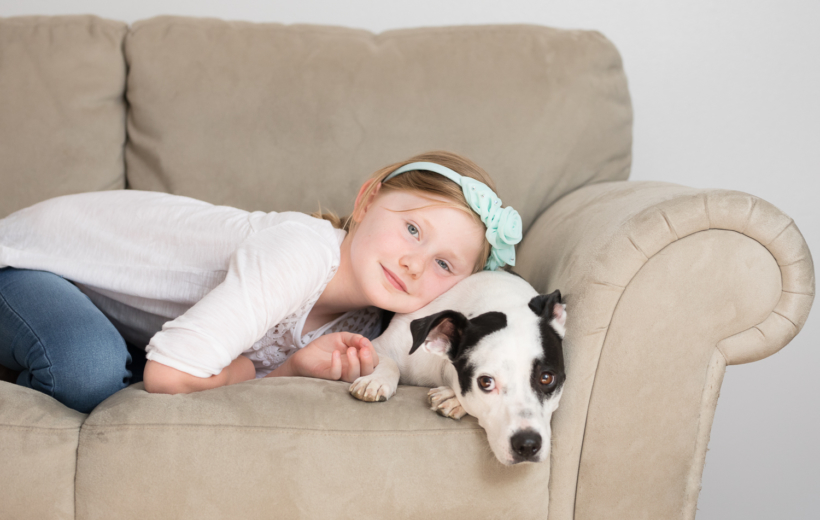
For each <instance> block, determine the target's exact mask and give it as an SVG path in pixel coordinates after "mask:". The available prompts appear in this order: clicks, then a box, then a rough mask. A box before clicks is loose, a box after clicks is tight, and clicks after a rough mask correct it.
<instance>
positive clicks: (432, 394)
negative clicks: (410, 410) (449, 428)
mask: <svg viewBox="0 0 820 520" xmlns="http://www.w3.org/2000/svg"><path fill="white" fill-rule="evenodd" d="M427 402H428V403H430V409H431V410H433V411H434V412H436V413H437V414H439V415H443V416H444V417H450V418H452V419H461V418H462V417H464V416H465V415H467V412H465V411H464V408H462V407H461V403H460V402H458V398H457V397H456V393H455V392H453V389H452V388H450V387H449V386H440V387H438V388H431V389H430V391H429V392H427Z"/></svg>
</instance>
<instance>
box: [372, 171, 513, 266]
mask: <svg viewBox="0 0 820 520" xmlns="http://www.w3.org/2000/svg"><path fill="white" fill-rule="evenodd" d="M411 170H424V171H431V172H434V173H438V174H440V175H443V176H444V177H447V178H448V179H450V180H451V181H453V182H455V183H456V184H458V185H459V186H461V190H462V191H463V192H464V198H466V199H467V203H468V204H469V205H470V207H471V208H473V211H475V212H476V213H477V214H478V216H479V218H480V219H481V222H483V223H484V225H485V226H487V232H486V233H485V234H484V236H485V237H487V242H489V243H490V245H491V246H493V248H492V251H491V252H490V257H489V258H488V259H487V263H486V264H484V270H485V271H495V270H496V269H498V268H499V267H501V266H503V265H515V245H516V244H517V243H519V242H521V237H522V227H523V225H522V224H521V215H519V214H518V212H517V211H515V210H514V209H513V208H512V207H511V206H507V207H506V208H502V207H501V199H499V198H498V195H496V194H495V192H494V191H493V190H492V189H490V187H489V186H487V185H486V184H484V183H483V182H481V181H478V180H476V179H473V178H470V177H464V176H462V175H460V174H459V173H457V172H455V171H453V170H451V169H450V168H447V167H446V166H442V165H440V164H436V163H431V162H415V163H410V164H406V165H404V166H402V167H401V168H399V169H397V170H396V171H394V172H393V173H391V174H390V175H388V176H387V177H385V179H384V181H382V182H386V181H388V180H390V179H392V178H393V177H395V176H396V175H399V174H401V173H404V172H408V171H411Z"/></svg>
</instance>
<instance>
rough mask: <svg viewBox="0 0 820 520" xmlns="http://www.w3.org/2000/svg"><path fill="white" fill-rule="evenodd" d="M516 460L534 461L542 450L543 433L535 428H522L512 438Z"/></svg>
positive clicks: (511, 442)
mask: <svg viewBox="0 0 820 520" xmlns="http://www.w3.org/2000/svg"><path fill="white" fill-rule="evenodd" d="M510 444H511V445H512V453H513V459H514V460H515V462H524V461H532V460H535V458H536V457H537V456H538V452H539V451H541V434H539V433H538V432H536V431H535V430H521V431H518V432H516V433H515V435H513V436H512V438H511V439H510Z"/></svg>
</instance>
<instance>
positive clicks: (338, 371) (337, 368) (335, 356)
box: [328, 350, 342, 381]
mask: <svg viewBox="0 0 820 520" xmlns="http://www.w3.org/2000/svg"><path fill="white" fill-rule="evenodd" d="M341 378H342V354H341V353H340V352H339V351H338V350H334V351H333V353H332V354H331V355H330V377H328V379H331V380H333V381H338V380H339V379H341Z"/></svg>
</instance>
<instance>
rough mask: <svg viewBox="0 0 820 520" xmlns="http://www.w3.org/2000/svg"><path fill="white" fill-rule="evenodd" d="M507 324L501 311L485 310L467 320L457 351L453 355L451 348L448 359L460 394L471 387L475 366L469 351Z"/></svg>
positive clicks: (464, 393) (505, 317) (505, 316)
mask: <svg viewBox="0 0 820 520" xmlns="http://www.w3.org/2000/svg"><path fill="white" fill-rule="evenodd" d="M506 326H507V315H506V314H504V313H503V312H485V313H484V314H480V315H478V316H476V317H475V318H473V319H471V320H470V321H469V325H468V326H467V327H466V328H465V329H464V331H463V332H462V334H461V342H460V344H459V348H458V353H457V355H456V356H455V357H453V349H450V361H452V362H453V366H454V367H456V373H457V374H458V384H459V386H461V395H466V394H467V392H468V391H470V390H471V389H472V388H473V385H472V381H473V377H474V376H475V366H473V365H472V364H471V363H470V361H469V357H470V356H469V352H470V351H471V350H472V349H473V347H475V346H476V345H477V344H478V342H479V341H481V339H482V338H484V337H485V336H488V335H490V334H492V333H493V332H497V331H499V330H501V329H503V328H504V327H506Z"/></svg>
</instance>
